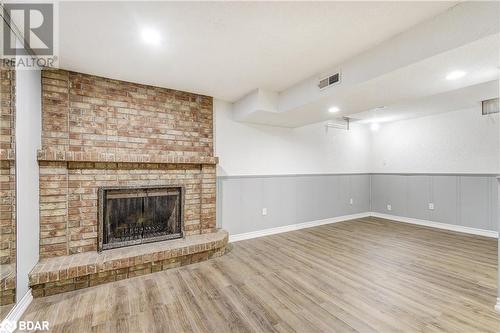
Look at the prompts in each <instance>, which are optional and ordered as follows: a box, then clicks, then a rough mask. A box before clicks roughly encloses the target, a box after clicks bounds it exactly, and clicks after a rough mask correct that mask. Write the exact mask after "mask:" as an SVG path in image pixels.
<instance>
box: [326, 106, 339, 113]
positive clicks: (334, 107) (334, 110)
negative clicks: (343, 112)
mask: <svg viewBox="0 0 500 333" xmlns="http://www.w3.org/2000/svg"><path fill="white" fill-rule="evenodd" d="M339 111H340V109H339V108H338V107H336V106H332V107H331V108H329V109H328V112H330V113H335V112H339Z"/></svg>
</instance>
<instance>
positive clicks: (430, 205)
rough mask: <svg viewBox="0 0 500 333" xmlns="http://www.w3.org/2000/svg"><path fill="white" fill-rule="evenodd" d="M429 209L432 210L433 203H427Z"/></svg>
mask: <svg viewBox="0 0 500 333" xmlns="http://www.w3.org/2000/svg"><path fill="white" fill-rule="evenodd" d="M429 209H430V210H434V203H433V202H429Z"/></svg>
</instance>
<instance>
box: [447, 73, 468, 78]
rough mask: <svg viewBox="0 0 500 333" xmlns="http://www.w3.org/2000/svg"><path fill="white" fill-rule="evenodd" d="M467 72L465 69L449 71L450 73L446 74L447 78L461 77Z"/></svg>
mask: <svg viewBox="0 0 500 333" xmlns="http://www.w3.org/2000/svg"><path fill="white" fill-rule="evenodd" d="M465 74H467V73H466V72H464V71H452V72H449V73H448V75H446V80H456V79H460V78H461V77H464V76H465Z"/></svg>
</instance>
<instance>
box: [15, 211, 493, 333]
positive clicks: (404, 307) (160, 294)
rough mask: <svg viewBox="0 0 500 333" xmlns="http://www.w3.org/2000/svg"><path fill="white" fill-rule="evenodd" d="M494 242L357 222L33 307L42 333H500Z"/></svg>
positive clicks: (258, 242)
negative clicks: (45, 327) (45, 329)
mask: <svg viewBox="0 0 500 333" xmlns="http://www.w3.org/2000/svg"><path fill="white" fill-rule="evenodd" d="M496 276H497V241H496V240H495V239H491V238H485V237H479V236H470V235H465V234H460V233H454V232H448V231H442V230H437V229H432V228H426V227H419V226H413V225H409V224H404V223H398V222H392V221H388V220H382V219H376V218H366V219H359V220H353V221H347V222H341V223H336V224H330V225H324V226H320V227H315V228H310V229H303V230H299V231H293V232H289V233H284V234H278V235H273V236H268V237H262V238H257V239H252V240H247V241H241V242H237V243H234V244H232V249H231V250H230V252H229V253H227V254H226V255H225V256H223V257H221V258H217V259H213V260H209V261H207V262H202V263H199V264H194V265H190V266H185V267H181V268H178V269H173V270H169V271H164V272H159V273H154V274H151V275H146V276H141V277H137V278H133V279H128V280H123V281H119V282H114V283H111V284H106V285H101V286H98V287H94V288H89V289H84V290H80V291H75V292H71V293H66V294H61V295H55V296H51V297H46V298H40V299H35V300H34V301H33V303H32V304H31V305H30V306H29V308H28V310H27V312H26V314H25V315H24V317H23V320H48V321H49V322H50V328H51V330H52V331H53V332H74V333H76V332H120V333H122V332H217V333H219V332H384V333H385V332H429V333H430V332H453V333H457V332H466V333H474V332H500V314H498V313H496V312H495V311H494V309H493V307H494V304H495V301H496V288H497V286H496Z"/></svg>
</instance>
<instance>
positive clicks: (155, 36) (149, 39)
mask: <svg viewBox="0 0 500 333" xmlns="http://www.w3.org/2000/svg"><path fill="white" fill-rule="evenodd" d="M141 35H142V39H143V40H144V42H146V43H147V44H153V45H156V44H159V43H160V41H161V36H160V33H159V32H158V31H156V30H153V29H149V28H144V29H142V34H141Z"/></svg>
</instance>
